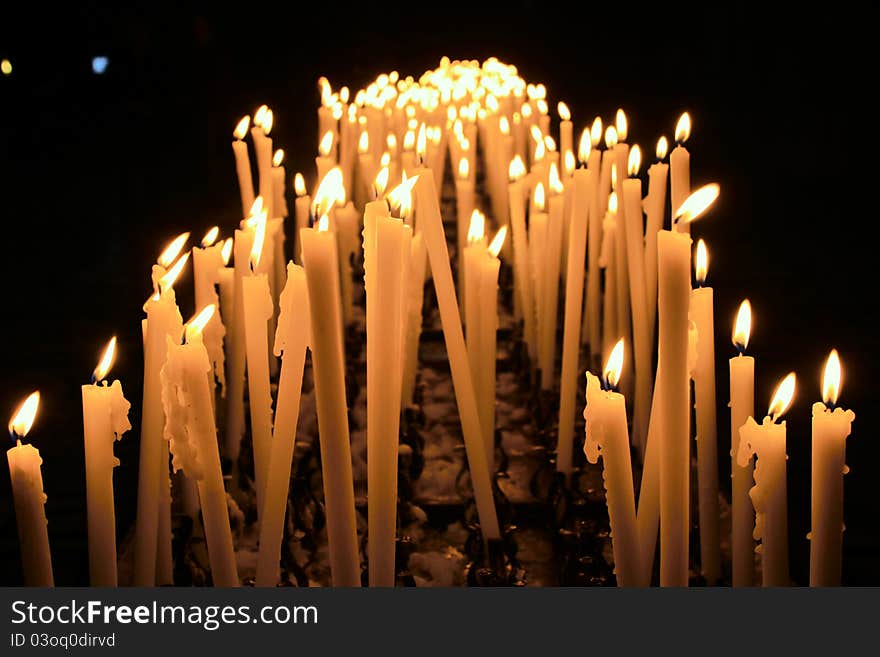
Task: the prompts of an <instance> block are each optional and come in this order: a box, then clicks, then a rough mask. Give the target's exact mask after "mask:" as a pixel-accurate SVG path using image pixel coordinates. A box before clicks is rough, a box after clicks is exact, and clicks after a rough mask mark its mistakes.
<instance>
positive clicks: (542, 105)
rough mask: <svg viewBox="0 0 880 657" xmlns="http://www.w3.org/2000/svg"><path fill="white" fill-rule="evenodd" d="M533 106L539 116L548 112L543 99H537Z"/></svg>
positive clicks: (548, 108)
mask: <svg viewBox="0 0 880 657" xmlns="http://www.w3.org/2000/svg"><path fill="white" fill-rule="evenodd" d="M535 105H536V106H537V108H538V111H539V112H540V113H541V114H546V113H547V112H549V111H550V107H549V106H548V105H547V101H546V100H544V99H543V98H539V99H538V100H537V101H536V102H535Z"/></svg>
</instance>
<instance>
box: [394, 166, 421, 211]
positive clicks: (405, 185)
mask: <svg viewBox="0 0 880 657" xmlns="http://www.w3.org/2000/svg"><path fill="white" fill-rule="evenodd" d="M418 180H419V177H418V176H413V177H412V178H407V179H406V180H404V181H403V182H402V183H400V184H399V185H398V186H397V187H395V188H394V189H392V190H391V191H390V192H388V194H387V196H386V198H387V199H388V201H389V203H391V207H392V208H396V209H397V210H398V211H399V212H400V214H401V215H406V214H408V213H409V212H410V211H412V205H413V202H412V190H413V188H414V187H415V186H416V183H417V182H418Z"/></svg>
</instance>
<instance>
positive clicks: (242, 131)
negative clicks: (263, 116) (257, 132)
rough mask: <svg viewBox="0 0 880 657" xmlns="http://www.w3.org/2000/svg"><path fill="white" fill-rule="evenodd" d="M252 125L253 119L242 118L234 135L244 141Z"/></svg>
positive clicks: (248, 117) (233, 132)
mask: <svg viewBox="0 0 880 657" xmlns="http://www.w3.org/2000/svg"><path fill="white" fill-rule="evenodd" d="M250 124H251V117H250V116H249V115H248V116H243V117H241V120H240V121H239V122H238V124H237V125H236V126H235V130H233V131H232V135H233V136H234V137H235V138H236V139H244V137H245V135H246V134H247V131H248V127H249V126H250Z"/></svg>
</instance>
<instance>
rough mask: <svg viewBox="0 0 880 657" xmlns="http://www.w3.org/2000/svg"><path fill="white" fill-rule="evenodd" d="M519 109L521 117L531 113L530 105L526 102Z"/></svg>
mask: <svg viewBox="0 0 880 657" xmlns="http://www.w3.org/2000/svg"><path fill="white" fill-rule="evenodd" d="M519 111H520V113H522V116H523V118H524V119H527V118H529V117H531V115H532V106H531V105H529V104H528V103H523V104H522V107H521V108H520V110H519Z"/></svg>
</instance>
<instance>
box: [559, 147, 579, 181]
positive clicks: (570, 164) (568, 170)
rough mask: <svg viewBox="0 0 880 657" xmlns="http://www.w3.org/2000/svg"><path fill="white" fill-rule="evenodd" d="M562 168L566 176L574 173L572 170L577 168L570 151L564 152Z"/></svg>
mask: <svg viewBox="0 0 880 657" xmlns="http://www.w3.org/2000/svg"><path fill="white" fill-rule="evenodd" d="M562 166H563V169H564V171H565V175H566V176H571V175H572V174H573V173H574V168H575V166H577V163H576V162H575V159H574V153H572V152H571V149H569V150H567V151H565V155H564V156H563V157H562Z"/></svg>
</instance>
